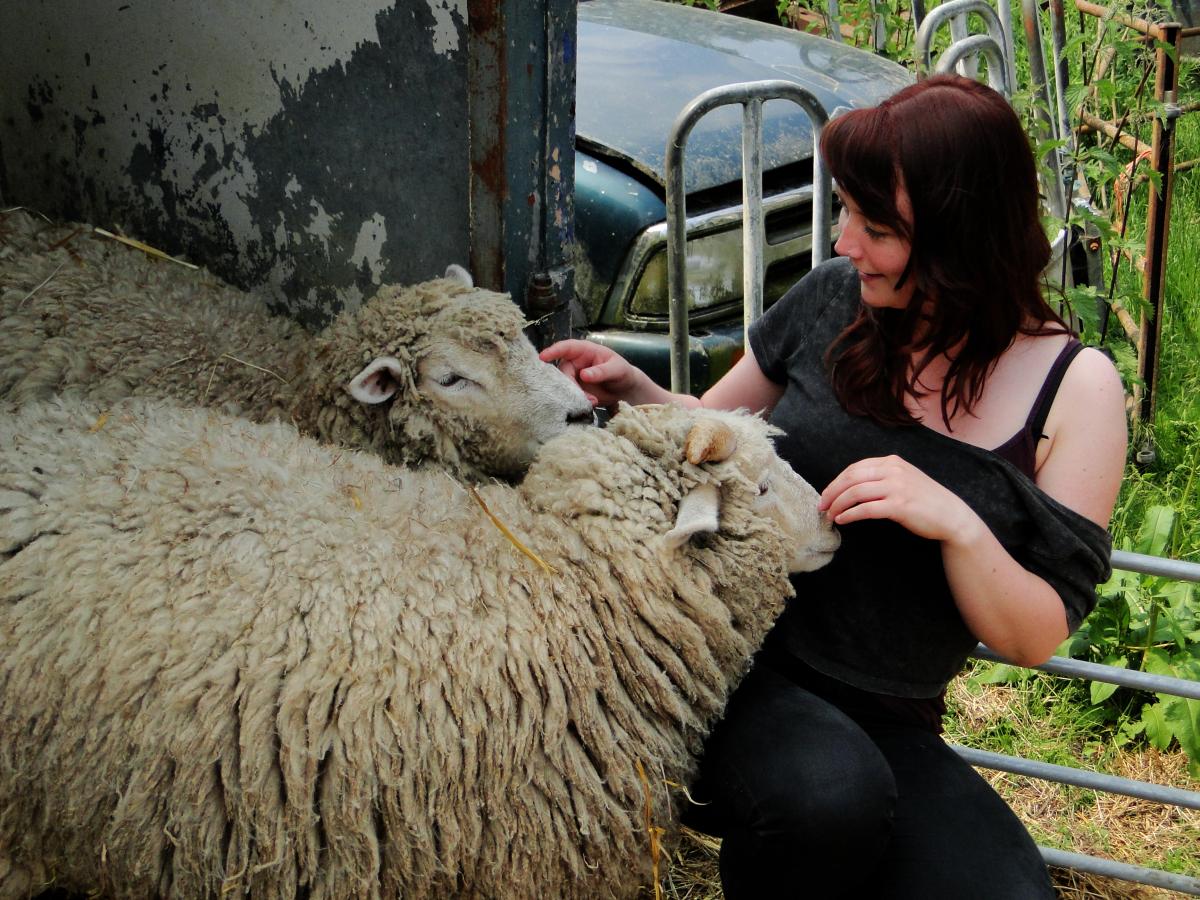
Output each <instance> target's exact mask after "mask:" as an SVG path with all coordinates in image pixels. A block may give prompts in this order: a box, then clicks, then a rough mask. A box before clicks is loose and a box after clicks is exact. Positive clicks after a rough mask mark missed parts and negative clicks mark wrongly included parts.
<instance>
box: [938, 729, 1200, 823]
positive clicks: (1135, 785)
mask: <svg viewBox="0 0 1200 900" xmlns="http://www.w3.org/2000/svg"><path fill="white" fill-rule="evenodd" d="M950 749H952V750H953V751H954V752H955V753H957V754H958V755H959V756H961V757H962V758H963V759H965V760H966V761H967V762H969V763H970V764H971V765H973V766H979V767H981V768H984V769H995V770H997V771H1000V772H1011V773H1013V774H1014V775H1027V776H1029V777H1030V778H1040V779H1042V780H1043V781H1054V782H1057V783H1058V784H1073V785H1075V786H1076V787H1081V788H1088V789H1089V790H1093V791H1104V792H1105V793H1108V794H1120V795H1122V796H1123V797H1137V798H1139V799H1141V800H1152V801H1154V802H1155V803H1166V804H1169V805H1171V806H1178V807H1181V808H1183V809H1200V792H1198V791H1188V790H1184V789H1183V788H1176V787H1167V786H1166V785H1162V784H1151V783H1150V782H1148V781H1138V780H1137V779H1135V778H1121V777H1119V776H1117V775H1104V774H1102V773H1100V772H1092V771H1090V770H1088V769H1076V768H1072V767H1071V766H1060V765H1056V764H1054V763H1047V762H1039V761H1037V760H1034V759H1023V758H1022V757H1019V756H1008V755H1006V754H1004V753H992V752H991V751H990V750H976V749H975V748H973V747H963V746H962V745H960V744H950Z"/></svg>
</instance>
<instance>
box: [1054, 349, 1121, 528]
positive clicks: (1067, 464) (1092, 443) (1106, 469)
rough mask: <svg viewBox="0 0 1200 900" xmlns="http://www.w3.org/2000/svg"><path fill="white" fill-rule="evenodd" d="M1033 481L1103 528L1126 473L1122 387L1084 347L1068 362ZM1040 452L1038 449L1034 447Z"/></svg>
mask: <svg viewBox="0 0 1200 900" xmlns="http://www.w3.org/2000/svg"><path fill="white" fill-rule="evenodd" d="M1045 431H1046V435H1047V437H1048V440H1047V441H1046V442H1045V448H1044V452H1043V453H1039V457H1040V458H1039V460H1038V470H1037V483H1038V485H1039V486H1040V487H1041V488H1042V489H1043V490H1045V491H1046V492H1047V493H1049V494H1050V495H1051V496H1053V497H1054V498H1055V499H1057V500H1058V501H1059V502H1061V503H1064V504H1065V505H1067V506H1069V507H1071V508H1072V509H1074V510H1075V511H1076V512H1079V513H1081V514H1082V515H1085V516H1087V517H1088V518H1090V519H1092V520H1093V521H1095V522H1097V523H1098V524H1100V525H1104V526H1107V524H1108V518H1109V516H1110V515H1111V514H1112V508H1113V504H1114V503H1115V502H1116V497H1117V491H1118V490H1119V489H1120V486H1121V476H1122V474H1123V473H1124V469H1125V456H1126V449H1127V440H1128V433H1127V428H1126V413H1125V389H1124V386H1123V385H1122V383H1121V376H1120V374H1119V373H1118V372H1117V368H1116V366H1114V365H1113V363H1112V360H1110V359H1109V358H1108V357H1107V356H1105V355H1104V354H1103V353H1101V352H1100V351H1099V350H1096V349H1094V348H1091V347H1085V348H1084V349H1083V350H1081V351H1080V352H1079V354H1078V355H1077V356H1076V357H1075V358H1074V359H1073V360H1072V361H1071V365H1070V366H1068V368H1067V371H1066V374H1065V375H1064V376H1063V380H1062V384H1061V385H1060V386H1059V389H1058V394H1057V396H1056V397H1055V399H1054V405H1053V406H1052V407H1051V408H1050V415H1049V416H1048V417H1047V420H1046V428H1045ZM1039 449H1042V448H1039Z"/></svg>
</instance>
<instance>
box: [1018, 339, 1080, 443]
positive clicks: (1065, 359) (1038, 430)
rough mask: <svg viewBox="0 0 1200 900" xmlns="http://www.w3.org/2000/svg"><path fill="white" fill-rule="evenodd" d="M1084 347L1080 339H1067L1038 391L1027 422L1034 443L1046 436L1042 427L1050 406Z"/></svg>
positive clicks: (1044, 424) (1044, 425)
mask: <svg viewBox="0 0 1200 900" xmlns="http://www.w3.org/2000/svg"><path fill="white" fill-rule="evenodd" d="M1082 349H1083V344H1081V343H1080V342H1079V341H1078V339H1076V338H1071V339H1070V340H1069V341H1067V346H1065V347H1063V348H1062V352H1061V353H1059V354H1058V359H1056V360H1054V365H1052V366H1051V367H1050V371H1049V373H1047V375H1046V380H1045V381H1044V382H1042V389H1041V390H1040V391H1038V395H1037V399H1036V400H1034V401H1033V409H1031V410H1030V411H1029V420H1028V422H1027V423H1026V427H1027V428H1028V430H1029V434H1030V435H1031V436H1032V437H1033V440H1034V443H1037V441H1039V440H1041V439H1042V438H1044V437H1045V436H1046V435H1045V434H1043V433H1042V429H1043V428H1045V427H1046V417H1047V416H1048V415H1050V407H1051V406H1053V405H1054V397H1055V395H1056V394H1057V393H1058V386H1059V385H1060V384H1062V380H1063V376H1064V375H1065V374H1066V373H1067V366H1069V365H1070V364H1071V360H1073V359H1074V358H1075V356H1076V354H1077V353H1079V351H1080V350H1082Z"/></svg>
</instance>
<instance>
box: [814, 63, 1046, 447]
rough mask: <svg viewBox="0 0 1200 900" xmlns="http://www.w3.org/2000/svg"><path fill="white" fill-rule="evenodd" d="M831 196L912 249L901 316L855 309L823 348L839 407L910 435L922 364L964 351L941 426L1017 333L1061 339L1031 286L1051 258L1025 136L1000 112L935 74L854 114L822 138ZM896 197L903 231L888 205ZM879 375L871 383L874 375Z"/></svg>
mask: <svg viewBox="0 0 1200 900" xmlns="http://www.w3.org/2000/svg"><path fill="white" fill-rule="evenodd" d="M821 154H822V157H823V158H824V160H825V162H826V164H827V165H828V166H829V169H830V171H831V172H832V174H833V178H834V181H835V182H836V184H837V187H838V189H839V190H842V191H845V193H846V194H847V195H848V196H849V197H851V198H852V199H853V200H854V202H855V204H857V206H858V207H859V209H861V210H862V213H863V215H864V216H865V217H866V218H867V219H868V220H869V221H871V222H873V223H875V224H877V225H883V226H886V227H888V228H891V229H893V230H894V231H896V232H897V233H898V234H900V235H901V236H903V237H905V238H907V239H908V240H909V242H910V243H911V246H912V253H911V256H910V258H909V263H908V269H907V270H906V273H905V275H904V276H903V278H904V279H912V280H913V281H914V282H915V285H916V290H915V293H914V296H913V301H912V302H911V303H910V304H909V305H908V307H907V308H906V309H903V310H894V309H883V310H877V309H872V308H869V307H867V306H865V305H864V306H863V307H862V308H861V310H860V311H859V314H858V317H857V318H856V319H855V321H854V322H853V323H852V324H851V325H850V326H849V327H848V328H847V329H846V330H845V331H844V332H843V333H842V334H841V335H840V337H839V338H838V340H837V341H835V342H834V344H833V346H832V347H831V348H830V350H829V355H828V361H829V363H830V365H831V379H832V383H833V387H834V390H835V392H836V393H837V396H838V399H839V400H840V401H841V403H842V405H843V406H844V407H845V408H846V409H847V410H849V411H850V412H852V413H854V414H856V415H867V416H870V417H871V418H873V419H875V420H877V421H880V422H883V423H885V424H895V425H900V424H911V423H912V422H913V421H914V420H913V418H912V416H911V415H910V414H909V412H908V410H907V408H906V407H905V403H904V400H905V395H911V396H914V397H915V396H920V395H921V393H922V391H921V389H920V387H919V385H918V379H919V376H920V373H921V369H922V368H923V361H924V360H927V359H932V358H934V357H936V356H938V355H939V354H943V353H946V352H947V351H949V350H952V349H954V348H955V347H957V346H958V345H959V344H960V343H961V344H962V346H961V349H959V350H958V351H957V352H956V353H955V354H954V355H953V359H952V362H951V365H950V370H949V372H948V373H947V376H946V380H945V384H944V386H943V389H942V402H941V410H942V416H943V419H944V420H945V421H946V423H947V425H949V421H950V419H951V417H952V416H954V415H955V413H957V412H959V411H966V412H968V413H969V412H970V411H971V409H972V408H973V407H974V405H975V403H976V402H977V401H978V400H979V397H980V396H981V394H982V391H983V383H984V380H985V378H986V377H987V375H988V373H989V371H990V370H991V368H992V366H993V365H994V363H995V361H996V359H997V358H998V357H999V356H1000V354H1001V353H1003V352H1004V351H1005V350H1006V349H1007V348H1008V347H1009V345H1010V344H1011V343H1012V341H1013V339H1014V338H1015V337H1016V336H1017V334H1018V333H1019V332H1025V333H1040V332H1047V331H1065V330H1067V328H1066V325H1065V324H1064V323H1063V321H1062V319H1061V318H1060V317H1059V316H1058V315H1057V314H1056V313H1055V312H1054V310H1053V309H1051V308H1050V306H1049V305H1048V304H1047V303H1046V301H1045V299H1044V297H1043V295H1042V290H1041V287H1040V281H1041V276H1042V270H1043V269H1044V268H1045V267H1046V265H1047V264H1048V263H1049V260H1050V245H1049V242H1048V241H1047V239H1046V233H1045V231H1044V229H1043V227H1042V222H1041V215H1040V209H1039V202H1038V185H1037V171H1036V168H1035V165H1034V160H1033V153H1032V150H1031V148H1030V144H1029V139H1028V138H1027V137H1026V135H1025V131H1024V129H1023V128H1022V127H1021V122H1020V120H1019V119H1018V118H1017V116H1016V114H1015V113H1014V112H1013V110H1012V107H1011V106H1009V104H1008V101H1007V100H1005V99H1004V97H1002V96H1001V95H1000V94H998V93H996V92H995V91H994V90H992V89H991V88H989V87H987V86H985V85H983V84H980V83H979V82H976V81H972V80H970V79H966V78H960V77H958V76H956V75H935V76H932V77H930V78H927V79H925V80H924V81H920V82H918V83H917V84H914V85H912V86H910V87H907V88H904V89H903V90H901V91H900V92H898V93H897V94H895V95H893V96H892V97H890V98H888V99H887V100H885V101H884V102H883V103H881V104H879V105H878V106H875V107H871V108H869V109H858V110H852V111H850V112H848V113H845V114H843V115H841V116H839V117H837V118H836V119H834V120H833V121H831V122H830V123H829V124H828V125H827V126H826V127H825V130H824V132H823V133H822V135H821ZM901 187H903V188H904V190H905V192H906V193H907V195H908V198H909V202H910V203H911V205H912V222H911V225H910V224H909V223H908V222H907V221H906V220H905V219H904V217H903V216H902V215H901V213H900V211H899V210H898V208H897V199H896V198H897V192H898V190H899V189H900V188H901ZM880 373H883V377H882V378H881V377H880Z"/></svg>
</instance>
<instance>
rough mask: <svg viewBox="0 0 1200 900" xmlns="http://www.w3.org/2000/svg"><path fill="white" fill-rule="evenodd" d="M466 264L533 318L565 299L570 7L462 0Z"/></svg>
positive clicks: (569, 2)
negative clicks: (466, 42)
mask: <svg viewBox="0 0 1200 900" xmlns="http://www.w3.org/2000/svg"><path fill="white" fill-rule="evenodd" d="M468 10H469V16H468V21H469V30H470V41H471V54H470V62H469V71H470V79H471V101H470V103H471V112H470V115H471V215H472V222H473V229H474V240H473V242H472V248H471V264H472V268H473V271H474V272H475V274H476V277H477V278H478V279H479V280H480V282H481V283H483V284H486V285H488V286H491V287H503V288H504V289H505V290H508V291H510V292H512V294H513V296H514V297H523V298H525V300H526V303H527V305H528V306H529V307H530V312H531V313H532V314H537V315H541V314H545V313H549V312H552V311H555V310H559V311H561V310H562V308H563V307H564V304H565V303H566V300H567V298H569V297H570V295H571V294H572V293H573V282H572V280H571V278H570V269H569V267H568V266H567V265H566V264H565V260H566V257H567V248H568V246H569V245H570V243H571V242H572V241H573V239H574V209H573V194H574V179H575V115H574V112H575V109H574V104H575V58H576V53H575V36H576V16H575V0H537V2H531V0H469V2H468Z"/></svg>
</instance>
